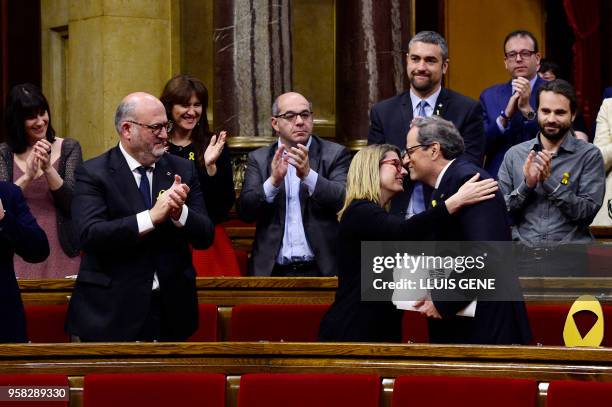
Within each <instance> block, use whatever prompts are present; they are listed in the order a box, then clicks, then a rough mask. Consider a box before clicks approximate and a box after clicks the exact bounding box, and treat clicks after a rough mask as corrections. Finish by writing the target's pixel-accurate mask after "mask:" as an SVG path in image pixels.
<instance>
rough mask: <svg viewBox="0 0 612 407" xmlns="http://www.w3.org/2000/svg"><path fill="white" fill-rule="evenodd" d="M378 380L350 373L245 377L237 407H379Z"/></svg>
mask: <svg viewBox="0 0 612 407" xmlns="http://www.w3.org/2000/svg"><path fill="white" fill-rule="evenodd" d="M379 399H380V379H379V378H378V377H377V376H374V375H353V374H346V375H343V374H265V373H262V374H246V375H243V376H242V377H241V378H240V390H239V391H238V407H313V406H316V407H344V406H346V407H378V406H379Z"/></svg>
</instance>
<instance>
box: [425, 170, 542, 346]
mask: <svg viewBox="0 0 612 407" xmlns="http://www.w3.org/2000/svg"><path fill="white" fill-rule="evenodd" d="M476 172H478V173H480V179H486V178H491V176H490V175H489V174H488V173H487V172H486V171H484V170H483V169H481V168H479V167H477V166H475V165H474V164H472V163H470V162H467V161H464V160H461V159H457V160H455V161H453V163H452V164H451V165H450V166H449V167H448V169H447V170H446V172H445V173H444V175H443V177H442V179H441V181H440V186H439V188H438V189H437V190H434V192H433V194H432V200H436V201H437V202H441V201H443V200H445V199H447V198H448V197H450V196H451V195H453V194H454V193H455V192H457V190H458V189H459V187H461V185H463V183H464V182H465V181H467V180H468V179H470V178H471V177H472V176H473V175H474V174H475V173H476ZM434 238H435V240H439V241H458V242H462V241H476V242H485V241H496V242H501V241H510V240H511V232H510V222H509V219H508V215H507V210H506V204H505V202H504V198H503V195H502V194H501V192H499V191H498V192H497V193H496V194H495V198H493V199H490V200H487V201H483V202H480V203H478V204H475V205H471V206H467V207H464V208H462V209H461V210H460V211H459V212H457V213H455V214H454V215H453V216H451V217H450V220H449V221H448V224H447V225H446V227H445V228H444V229H443V230H442V231H438V232H436V233H435V236H434ZM489 257H490V258H491V259H492V260H494V259H495V257H493V256H489ZM498 258H499V256H498ZM494 272H495V270H491V269H490V268H489V269H487V270H486V273H487V274H489V273H494ZM489 276H490V275H489ZM496 277H497V276H496ZM504 277H507V276H500V277H497V282H498V284H499V281H502V280H503V281H504V284H511V285H512V287H510V286H505V287H504V289H506V288H508V289H513V290H515V289H517V287H518V286H517V285H518V280H516V279H513V278H512V277H508V278H504ZM507 281H509V283H508V282H507ZM434 293H435V292H434ZM434 293H432V297H433V299H434V303H435V306H436V309H437V310H438V312H439V313H440V314H441V315H442V317H443V319H442V320H433V319H430V320H429V322H430V339H431V341H432V342H441V343H488V344H513V343H514V344H516V343H527V342H529V340H530V337H531V334H530V330H529V322H528V320H527V314H526V310H525V306H524V303H523V302H488V301H478V303H477V306H476V316H475V317H474V318H471V317H457V316H456V315H455V314H456V313H457V312H458V311H459V310H461V309H463V308H464V307H465V306H467V305H468V304H469V302H470V301H471V300H472V299H473V298H469V296H468V298H466V300H465V301H463V302H462V301H454V302H449V301H446V302H445V301H442V300H441V299H439V298H438V299H437V298H436V296H435V294H434Z"/></svg>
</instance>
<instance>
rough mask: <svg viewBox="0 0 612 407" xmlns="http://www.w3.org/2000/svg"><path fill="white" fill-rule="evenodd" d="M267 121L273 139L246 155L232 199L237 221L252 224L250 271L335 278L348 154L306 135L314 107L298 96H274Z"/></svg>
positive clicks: (275, 274) (269, 274) (337, 147)
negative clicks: (236, 196)
mask: <svg viewBox="0 0 612 407" xmlns="http://www.w3.org/2000/svg"><path fill="white" fill-rule="evenodd" d="M270 122H271V125H272V128H273V129H274V131H275V132H276V133H277V134H278V140H277V141H275V142H274V143H272V144H271V145H270V146H267V147H262V148H259V149H257V150H255V151H252V152H251V153H249V157H248V160H247V169H246V173H245V176H244V183H243V185H242V192H241V194H240V198H239V199H238V203H237V210H238V216H239V217H240V218H241V219H242V220H244V221H246V222H257V227H256V232H255V240H254V242H253V255H252V258H251V264H250V267H249V273H250V274H252V275H255V276H302V277H315V276H333V275H336V274H337V270H336V258H335V245H336V239H337V235H338V221H337V219H336V213H337V212H338V211H339V210H340V208H341V207H342V204H343V203H344V190H345V184H346V174H347V172H348V167H349V163H350V160H351V158H350V154H349V152H348V150H347V149H346V148H344V147H343V146H341V145H339V144H336V143H333V142H331V141H327V140H324V139H322V138H320V137H318V136H316V135H314V134H313V133H312V130H313V124H314V117H313V112H312V106H311V104H310V102H309V101H308V100H307V99H306V98H305V97H304V96H302V95H300V94H299V93H295V92H289V93H285V94H282V95H280V96H279V97H278V98H277V99H276V100H275V101H274V104H273V105H272V117H271V119H270Z"/></svg>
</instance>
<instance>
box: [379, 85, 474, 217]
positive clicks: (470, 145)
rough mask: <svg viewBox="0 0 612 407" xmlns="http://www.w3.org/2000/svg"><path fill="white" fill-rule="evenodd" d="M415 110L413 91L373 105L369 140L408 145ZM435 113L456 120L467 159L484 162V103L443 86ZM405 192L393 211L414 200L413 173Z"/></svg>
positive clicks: (406, 181)
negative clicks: (411, 196)
mask: <svg viewBox="0 0 612 407" xmlns="http://www.w3.org/2000/svg"><path fill="white" fill-rule="evenodd" d="M413 110H414V108H413V106H412V100H411V99H410V91H407V92H404V93H402V94H401V95H398V96H394V97H392V98H390V99H386V100H383V101H382V102H378V103H376V104H375V105H374V106H372V110H371V111H370V129H369V132H368V144H383V143H388V144H393V145H394V146H397V147H398V148H399V149H400V150H403V149H405V148H406V135H407V134H408V130H410V124H411V123H412V119H413V115H412V111H413ZM434 114H436V115H439V116H441V117H443V118H444V119H446V120H449V121H451V122H453V124H454V125H455V126H456V127H457V129H458V130H459V133H460V134H461V136H462V137H463V141H464V143H465V152H464V154H463V155H462V157H463V158H464V159H467V160H469V161H472V162H473V163H474V164H476V165H482V162H483V159H484V153H485V135H484V127H483V123H482V109H481V107H480V104H479V103H478V102H477V101H475V100H473V99H471V98H469V97H467V96H464V95H462V94H460V93H457V92H454V91H452V90H450V89H446V88H442V90H441V91H440V95H439V96H438V100H437V101H436V105H435V107H434ZM424 187H425V188H424V194H425V199H426V201H428V200H429V196H430V194H431V188H429V187H427V186H426V185H425V186H424ZM404 191H406V192H404V193H400V194H397V195H396V196H395V198H393V201H392V202H391V213H394V214H398V213H401V212H405V210H406V208H407V207H408V202H409V201H410V194H411V192H412V183H411V182H410V177H405V178H404Z"/></svg>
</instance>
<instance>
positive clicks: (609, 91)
mask: <svg viewBox="0 0 612 407" xmlns="http://www.w3.org/2000/svg"><path fill="white" fill-rule="evenodd" d="M603 98H604V99H607V98H612V86H608V87H607V88H605V89H604V92H603Z"/></svg>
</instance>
